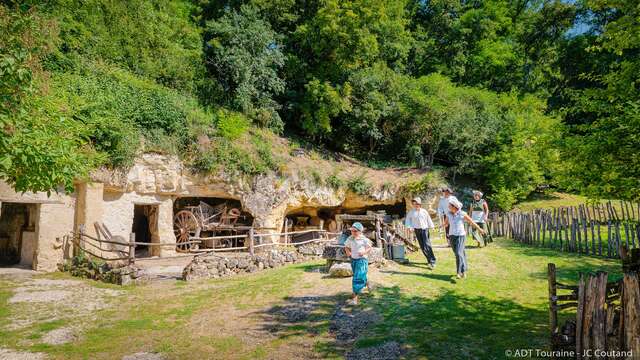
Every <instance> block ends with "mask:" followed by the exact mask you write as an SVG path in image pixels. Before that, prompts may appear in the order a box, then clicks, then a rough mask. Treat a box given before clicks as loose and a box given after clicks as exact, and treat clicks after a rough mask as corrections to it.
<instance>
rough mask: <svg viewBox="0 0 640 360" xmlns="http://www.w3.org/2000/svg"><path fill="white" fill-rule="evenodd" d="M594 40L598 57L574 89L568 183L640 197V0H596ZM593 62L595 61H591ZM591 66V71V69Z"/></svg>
mask: <svg viewBox="0 0 640 360" xmlns="http://www.w3.org/2000/svg"><path fill="white" fill-rule="evenodd" d="M586 7H587V9H588V10H589V11H591V12H592V13H593V14H594V15H593V16H592V17H591V18H592V19H593V20H594V22H593V23H592V28H593V29H594V31H593V33H594V34H595V35H594V36H592V37H591V38H592V39H593V40H594V41H593V42H589V43H586V44H584V46H586V48H584V50H585V51H587V52H588V53H591V54H593V57H595V58H596V59H598V62H595V64H597V65H598V66H590V67H586V70H587V71H588V72H587V71H585V73H582V74H580V75H579V76H580V77H581V78H583V79H586V80H587V81H586V82H583V83H582V84H580V85H583V87H581V88H576V89H573V91H571V92H569V94H570V96H571V98H572V100H573V103H572V105H571V106H570V107H569V109H568V111H569V112H570V113H571V114H572V115H573V116H574V117H579V116H581V117H583V118H584V119H588V121H582V122H579V121H576V122H574V124H575V125H573V126H571V127H570V128H569V130H570V133H569V136H568V137H567V141H566V145H565V148H564V149H565V151H564V154H565V157H566V158H567V159H568V160H569V162H568V164H569V166H567V167H566V168H565V172H564V173H563V177H562V184H563V185H564V186H566V187H567V188H569V189H572V190H576V191H582V192H585V193H586V194H588V195H590V196H592V197H596V198H601V197H612V198H624V199H629V200H638V199H640V180H638V179H640V156H639V155H638V154H640V143H639V142H638V138H640V88H639V85H638V84H640V57H639V56H638V55H639V54H640V35H639V34H640V23H639V22H638V21H637V19H638V16H640V6H639V2H638V0H632V1H621V0H591V1H586ZM588 61H589V60H588ZM589 70H590V71H589Z"/></svg>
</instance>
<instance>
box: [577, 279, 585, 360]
mask: <svg viewBox="0 0 640 360" xmlns="http://www.w3.org/2000/svg"><path fill="white" fill-rule="evenodd" d="M585 287H586V286H585V279H584V275H583V274H580V281H579V282H578V309H577V310H576V355H577V358H578V359H582V349H583V345H582V325H583V323H582V321H583V319H584V301H585Z"/></svg>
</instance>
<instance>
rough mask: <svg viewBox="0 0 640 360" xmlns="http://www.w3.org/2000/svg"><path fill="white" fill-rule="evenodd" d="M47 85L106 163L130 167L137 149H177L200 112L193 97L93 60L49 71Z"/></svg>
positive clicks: (173, 151)
mask: <svg viewBox="0 0 640 360" xmlns="http://www.w3.org/2000/svg"><path fill="white" fill-rule="evenodd" d="M51 83H52V85H51V87H52V88H51V97H52V98H55V99H57V100H56V101H58V102H59V106H60V107H61V108H64V111H65V112H66V114H67V115H68V116H70V117H71V118H73V119H75V120H77V121H79V122H81V123H82V124H84V125H86V126H87V128H88V129H89V130H90V131H89V134H90V135H89V138H90V139H91V141H92V143H93V144H94V146H95V148H96V149H97V150H98V151H103V152H105V153H107V154H108V158H109V163H110V164H111V165H112V166H127V165H130V164H131V162H132V161H133V158H134V156H135V154H136V153H137V152H138V151H139V150H145V151H149V150H153V151H160V152H168V153H174V154H175V153H177V152H178V151H180V150H182V149H184V148H185V146H186V143H187V142H188V141H190V139H189V138H187V136H188V135H189V132H188V131H187V128H188V127H189V126H190V125H191V118H192V117H194V114H195V113H198V112H200V113H201V114H197V115H195V116H196V117H205V116H206V114H202V112H203V111H202V110H200V109H199V108H198V105H197V103H196V101H195V100H194V99H191V98H189V97H185V96H183V95H180V94H179V93H177V92H176V91H175V90H171V89H168V88H165V87H162V86H159V85H157V84H154V83H152V82H149V81H146V80H143V79H139V78H137V77H135V76H132V75H130V74H129V73H127V72H125V71H122V70H118V69H114V68H111V67H109V66H106V65H100V64H96V63H93V62H85V63H84V65H83V66H82V69H81V70H79V71H77V72H66V73H62V74H54V75H53V76H52V78H51ZM141 138H144V141H143V142H142V143H141V141H140V140H141ZM141 145H144V147H142V148H141Z"/></svg>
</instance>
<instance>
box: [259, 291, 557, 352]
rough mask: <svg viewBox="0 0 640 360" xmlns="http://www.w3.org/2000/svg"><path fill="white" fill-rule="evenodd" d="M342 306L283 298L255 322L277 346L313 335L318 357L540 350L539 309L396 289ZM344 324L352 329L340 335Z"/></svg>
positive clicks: (543, 335)
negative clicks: (382, 349) (387, 350)
mask: <svg viewBox="0 0 640 360" xmlns="http://www.w3.org/2000/svg"><path fill="white" fill-rule="evenodd" d="M346 298H347V296H346V294H345V295H344V296H317V297H289V298H286V299H285V302H284V303H282V304H280V305H278V306H275V307H272V308H270V309H268V310H266V311H264V312H263V313H262V314H261V315H262V316H263V317H264V320H265V330H268V331H269V332H271V333H272V334H274V335H276V336H278V337H279V338H281V339H288V338H290V337H293V336H318V335H321V337H319V338H318V339H324V340H319V341H318V343H317V344H316V347H315V351H316V352H317V353H318V355H319V356H321V357H335V356H342V355H346V356H347V358H350V356H349V352H350V351H351V350H353V349H356V348H357V349H366V348H372V349H375V347H378V346H382V345H383V344H388V343H389V342H397V343H399V344H401V346H402V348H403V349H404V352H405V355H406V356H407V358H416V357H426V358H434V359H438V358H449V359H452V358H453V359H466V358H482V359H485V358H503V357H504V353H505V350H506V349H515V348H525V347H526V348H546V347H547V341H546V339H547V335H548V334H547V332H548V329H547V316H548V313H547V311H546V308H544V307H541V308H533V307H526V306H522V305H520V304H518V303H515V302H513V301H511V300H508V299H490V298H487V297H484V296H469V295H462V294H459V293H456V292H455V291H446V292H444V293H442V294H441V295H439V296H437V297H434V298H426V297H423V296H419V295H413V294H407V293H404V292H403V291H401V290H400V289H399V288H398V287H386V288H379V289H378V290H376V291H375V292H374V293H373V294H371V295H366V296H363V297H362V303H361V304H360V305H359V306H357V307H355V308H349V307H345V306H343V304H344V301H345V300H346ZM344 314H346V315H344ZM372 314H373V315H372ZM343 315H344V316H343ZM345 316H346V317H345ZM362 318H366V319H365V320H364V321H360V320H361V319H362ZM344 319H353V321H354V322H355V325H353V327H352V328H349V329H348V330H347V331H346V332H345V330H344V326H347V327H348V326H349V325H345V322H344ZM367 319H369V320H367ZM371 319H372V320H371ZM350 321H351V320H350ZM363 324H364V325H363ZM345 333H346V334H347V336H346V337H345V335H344V334H345ZM350 333H353V336H351V337H349V336H348V334H350ZM326 335H328V336H326ZM372 353H374V352H372ZM372 358H376V357H375V356H374V357H372ZM388 358H397V356H395V357H388Z"/></svg>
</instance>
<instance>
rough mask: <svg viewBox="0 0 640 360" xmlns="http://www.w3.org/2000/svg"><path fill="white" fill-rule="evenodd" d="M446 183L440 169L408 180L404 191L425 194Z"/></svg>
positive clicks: (411, 193) (412, 193)
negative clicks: (416, 178)
mask: <svg viewBox="0 0 640 360" xmlns="http://www.w3.org/2000/svg"><path fill="white" fill-rule="evenodd" d="M443 183H444V180H443V178H442V174H441V172H440V171H438V170H433V171H430V172H428V173H426V174H425V175H424V176H423V177H421V178H420V179H418V180H414V181H411V182H408V183H407V184H405V185H404V187H403V189H402V192H403V193H405V194H409V195H415V194H423V193H425V192H428V191H430V190H433V189H435V188H437V187H438V186H440V185H441V184H443Z"/></svg>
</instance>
